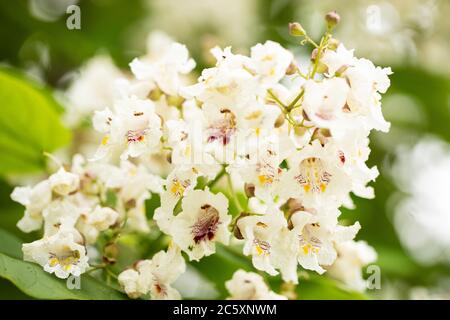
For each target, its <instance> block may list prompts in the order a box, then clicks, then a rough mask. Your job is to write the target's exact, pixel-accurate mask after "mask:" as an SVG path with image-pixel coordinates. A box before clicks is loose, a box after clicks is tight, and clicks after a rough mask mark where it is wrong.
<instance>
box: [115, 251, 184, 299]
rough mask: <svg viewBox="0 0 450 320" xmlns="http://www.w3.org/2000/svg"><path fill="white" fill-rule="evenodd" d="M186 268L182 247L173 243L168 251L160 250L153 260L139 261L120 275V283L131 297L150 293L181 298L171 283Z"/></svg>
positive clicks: (168, 297) (154, 295) (163, 296)
mask: <svg viewBox="0 0 450 320" xmlns="http://www.w3.org/2000/svg"><path fill="white" fill-rule="evenodd" d="M185 270H186V264H185V262H184V259H183V257H182V256H181V252H180V249H179V248H178V247H176V246H174V245H171V246H170V247H169V249H168V250H167V251H159V252H158V253H156V254H155V255H154V256H153V258H152V259H151V260H142V261H138V262H137V263H136V264H135V265H134V267H133V268H130V269H127V270H125V271H123V272H122V273H121V274H120V275H119V283H120V285H121V286H122V288H123V289H124V290H125V292H126V294H127V295H128V296H129V297H130V298H134V299H136V298H139V297H141V296H143V295H146V294H148V293H150V295H151V298H152V299H158V300H175V299H180V298H181V296H180V294H179V292H178V291H177V290H176V289H174V288H173V287H172V286H171V284H172V283H173V282H175V280H176V279H177V278H178V277H179V276H180V275H181V274H182V273H184V271H185Z"/></svg>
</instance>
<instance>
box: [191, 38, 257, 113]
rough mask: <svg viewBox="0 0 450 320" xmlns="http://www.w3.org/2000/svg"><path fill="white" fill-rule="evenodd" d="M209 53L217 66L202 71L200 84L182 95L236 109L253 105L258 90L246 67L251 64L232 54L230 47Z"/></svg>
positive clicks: (248, 59) (241, 56) (252, 76)
mask: <svg viewBox="0 0 450 320" xmlns="http://www.w3.org/2000/svg"><path fill="white" fill-rule="evenodd" d="M211 52H212V54H213V55H214V57H215V58H216V59H217V64H216V67H214V68H209V69H204V70H203V71H202V75H201V77H200V78H199V83H197V84H195V85H193V86H190V87H185V88H183V90H182V95H183V96H184V97H186V98H192V97H195V98H197V99H198V100H200V101H202V102H203V103H205V104H211V105H216V106H222V107H227V108H230V107H232V108H236V109H241V108H244V107H245V106H248V105H249V104H250V103H253V102H255V101H256V95H257V94H258V91H261V88H260V87H259V84H258V81H257V78H256V77H255V76H254V72H253V71H251V70H249V69H248V68H247V67H246V65H251V60H250V58H248V57H246V56H243V55H236V54H233V53H232V52H231V48H230V47H228V48H225V49H224V50H221V49H219V48H217V47H216V48H214V49H213V50H211ZM263 91H264V90H263ZM259 93H261V92H259Z"/></svg>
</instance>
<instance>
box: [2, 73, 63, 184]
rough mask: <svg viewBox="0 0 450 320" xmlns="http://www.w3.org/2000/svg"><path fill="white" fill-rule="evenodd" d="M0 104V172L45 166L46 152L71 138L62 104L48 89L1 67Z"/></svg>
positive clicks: (10, 172)
mask: <svg viewBox="0 0 450 320" xmlns="http://www.w3.org/2000/svg"><path fill="white" fill-rule="evenodd" d="M0 105H1V108H0V149H1V150H2V157H1V158H0V175H5V174H17V173H29V172H33V171H38V170H40V169H43V168H44V165H45V159H44V156H43V152H44V151H46V152H52V151H54V150H56V149H57V148H60V147H62V146H64V145H66V144H68V143H69V142H70V138H71V134H70V131H69V130H67V129H66V128H65V127H64V126H63V125H62V124H61V122H60V119H59V115H58V110H60V109H61V107H60V106H59V105H58V104H57V103H56V101H55V100H54V99H53V98H52V96H51V95H50V94H49V93H48V92H47V91H46V89H44V88H41V87H39V86H38V85H37V84H34V83H33V82H31V81H30V80H29V79H26V78H25V77H23V76H21V75H19V74H16V73H15V72H14V71H12V70H9V69H6V68H0Z"/></svg>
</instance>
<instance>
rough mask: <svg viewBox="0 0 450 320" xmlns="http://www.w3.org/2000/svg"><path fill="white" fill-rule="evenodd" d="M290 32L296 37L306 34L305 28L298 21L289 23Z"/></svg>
mask: <svg viewBox="0 0 450 320" xmlns="http://www.w3.org/2000/svg"><path fill="white" fill-rule="evenodd" d="M289 33H290V34H291V36H294V37H302V36H304V35H305V34H306V31H305V29H303V27H302V25H301V24H300V23H298V22H291V23H289Z"/></svg>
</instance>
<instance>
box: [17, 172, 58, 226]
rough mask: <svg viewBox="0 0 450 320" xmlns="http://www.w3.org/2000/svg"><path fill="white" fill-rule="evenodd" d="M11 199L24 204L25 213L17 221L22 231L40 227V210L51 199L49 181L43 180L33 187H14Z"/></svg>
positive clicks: (41, 219)
mask: <svg viewBox="0 0 450 320" xmlns="http://www.w3.org/2000/svg"><path fill="white" fill-rule="evenodd" d="M11 199H13V200H14V201H16V202H18V203H20V204H21V205H23V206H25V214H24V216H23V218H22V219H20V220H19V222H18V223H17V227H18V228H19V229H20V230H22V231H23V232H31V231H35V230H38V229H40V228H41V226H42V222H43V217H42V211H43V210H44V209H45V208H46V206H47V205H48V204H49V203H50V201H51V200H52V191H51V187H50V182H49V181H48V180H44V181H41V182H39V183H38V184H37V185H35V186H34V187H16V188H15V189H14V191H13V192H12V194H11Z"/></svg>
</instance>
